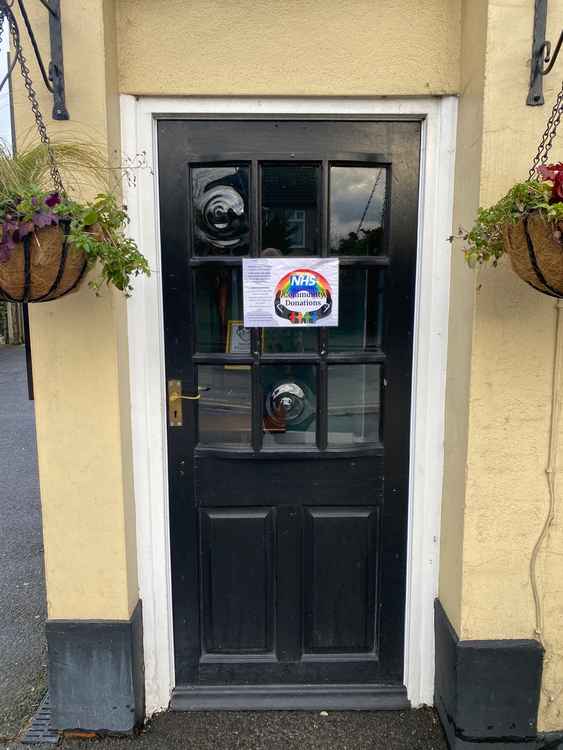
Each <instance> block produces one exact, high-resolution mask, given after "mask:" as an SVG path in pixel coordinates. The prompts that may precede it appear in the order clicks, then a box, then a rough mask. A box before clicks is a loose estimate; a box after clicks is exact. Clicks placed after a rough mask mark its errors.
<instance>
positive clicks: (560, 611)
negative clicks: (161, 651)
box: [453, 0, 563, 730]
mask: <svg viewBox="0 0 563 750" xmlns="http://www.w3.org/2000/svg"><path fill="white" fill-rule="evenodd" d="M488 5H489V9H488V15H489V26H488V36H487V56H486V72H485V91H484V102H483V135H482V181H481V203H482V204H484V205H485V204H488V203H490V202H491V201H494V200H495V199H497V198H498V197H500V195H501V194H502V193H503V192H505V191H506V190H507V189H508V188H509V187H510V185H511V183H512V182H513V181H514V180H517V179H521V178H525V177H526V175H527V171H528V168H529V165H530V161H531V158H532V156H533V154H534V152H535V148H536V146H537V142H538V140H539V137H540V136H541V134H542V132H543V129H544V125H545V120H546V119H547V116H548V114H549V112H550V110H551V106H552V104H553V101H554V96H555V89H556V88H559V86H560V84H561V65H562V63H558V65H557V68H556V70H555V71H554V73H553V74H552V75H551V76H550V77H548V78H546V80H545V84H546V91H545V95H546V106H544V107H538V108H532V107H526V106H525V98H526V93H527V85H528V77H529V64H528V61H529V55H530V45H531V32H532V15H533V5H534V4H533V2H531V0H489V3H488ZM558 5H559V4H557V3H550V7H551V11H550V16H549V18H548V30H549V31H548V33H549V34H550V35H551V36H556V34H557V33H558V31H559V30H560V29H561V27H562V26H563V8H561V6H560V5H559V7H558ZM562 156H563V141H561V140H560V141H559V144H558V145H557V146H556V147H555V148H554V150H553V158H554V160H556V161H557V160H560V159H561V157H562ZM478 281H479V289H478V292H477V298H476V314H475V331H474V338H473V357H472V373H471V395H470V415H469V425H470V427H469V443H468V456H467V487H466V497H465V522H464V544H463V555H464V559H463V585H462V608H461V632H460V635H461V637H462V638H466V639H472V638H519V637H522V638H530V637H534V626H535V620H534V608H533V603H532V593H531V589H530V584H529V562H530V556H531V552H532V548H533V545H534V542H535V541H536V539H537V537H538V535H539V533H540V529H541V527H542V523H543V520H544V518H545V515H546V511H547V502H548V494H547V487H546V481H545V475H544V469H545V466H546V463H547V449H548V424H549V406H550V396H551V376H552V366H553V356H554V322H555V313H554V304H555V303H554V301H553V300H550V299H549V298H547V297H542V296H541V295H539V294H536V293H534V292H533V291H532V290H530V289H529V288H528V287H527V286H526V285H525V284H523V283H522V282H520V281H519V280H518V279H517V278H516V276H514V275H513V274H512V273H510V272H509V271H508V270H505V269H500V270H494V269H493V270H489V271H485V272H483V273H482V274H481V275H480V277H479V279H478ZM453 302H454V304H455V300H454V301H453ZM467 325H468V326H469V325H471V321H470V320H469V319H468V320H467ZM561 511H562V508H561V499H559V507H558V520H557V522H556V524H555V526H554V528H553V531H552V532H551V535H550V537H549V540H548V543H547V545H546V547H545V549H544V552H543V554H542V556H541V562H540V565H539V573H540V580H541V590H542V602H543V606H544V613H545V631H544V638H545V646H546V649H547V653H546V659H545V666H544V681H543V695H542V708H541V716H540V728H541V729H545V730H549V729H554V730H555V729H557V730H559V729H561V728H562V727H563V692H562V680H561V674H562V673H563V632H562V630H561V621H562V619H563V579H562V576H561V555H562V554H563V530H562V527H561V521H560V518H561Z"/></svg>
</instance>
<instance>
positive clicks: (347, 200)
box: [330, 167, 386, 250]
mask: <svg viewBox="0 0 563 750" xmlns="http://www.w3.org/2000/svg"><path fill="white" fill-rule="evenodd" d="M385 182H386V181H385V169H383V168H380V167H332V169H331V171H330V246H331V247H332V248H333V249H335V250H336V249H337V248H338V243H339V241H340V240H341V239H345V238H347V237H348V235H349V234H350V232H356V233H357V232H358V230H359V228H360V223H361V228H362V229H376V228H377V227H380V226H381V225H382V224H383V210H384V206H385ZM374 186H375V190H374ZM372 191H373V195H372ZM370 195H371V196H372V197H371V200H370ZM368 202H369V206H368ZM366 206H367V207H368V208H367V213H366V215H365V217H364V219H363V221H362V216H363V214H364V211H365V210H366ZM360 236H361V234H360Z"/></svg>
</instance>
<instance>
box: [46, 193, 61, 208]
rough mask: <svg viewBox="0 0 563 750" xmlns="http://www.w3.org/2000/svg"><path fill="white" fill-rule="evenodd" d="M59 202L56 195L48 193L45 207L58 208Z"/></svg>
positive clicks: (59, 198) (58, 196)
mask: <svg viewBox="0 0 563 750" xmlns="http://www.w3.org/2000/svg"><path fill="white" fill-rule="evenodd" d="M60 202H61V196H60V195H59V194H58V193H50V194H49V195H48V196H47V197H46V198H45V205H46V206H49V208H54V207H55V206H58V205H59V203H60Z"/></svg>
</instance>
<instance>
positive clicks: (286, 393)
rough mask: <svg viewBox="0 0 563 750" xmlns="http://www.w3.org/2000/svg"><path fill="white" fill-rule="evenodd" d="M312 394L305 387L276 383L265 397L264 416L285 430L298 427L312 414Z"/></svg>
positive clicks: (295, 384)
mask: <svg viewBox="0 0 563 750" xmlns="http://www.w3.org/2000/svg"><path fill="white" fill-rule="evenodd" d="M312 404H313V394H312V393H311V391H310V390H309V388H307V386H306V385H298V384H297V383H278V385H276V386H275V387H274V388H273V389H272V391H271V392H270V393H269V394H268V396H267V397H266V414H267V415H268V417H269V418H270V420H271V421H272V422H274V423H276V424H278V425H279V426H283V427H284V428H285V429H287V428H288V427H298V426H299V425H302V424H303V423H304V422H306V421H307V420H308V419H309V418H310V417H311V415H312V413H313V405H312Z"/></svg>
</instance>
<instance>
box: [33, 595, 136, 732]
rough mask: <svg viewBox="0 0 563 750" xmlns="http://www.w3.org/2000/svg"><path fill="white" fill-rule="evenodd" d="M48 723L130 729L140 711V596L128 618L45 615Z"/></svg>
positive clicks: (86, 728) (92, 728)
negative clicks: (73, 617) (93, 618)
mask: <svg viewBox="0 0 563 750" xmlns="http://www.w3.org/2000/svg"><path fill="white" fill-rule="evenodd" d="M46 632H47V646H48V653H49V663H48V666H49V697H50V703H51V723H52V726H53V727H55V728H56V729H59V730H72V729H79V730H84V731H92V732H99V733H110V734H130V733H132V732H133V731H134V729H135V728H136V727H138V726H140V725H142V723H143V721H144V715H145V700H144V699H145V695H144V662H143V626H142V609H141V602H138V604H137V606H136V607H135V610H134V611H133V614H132V616H131V618H130V619H129V620H117V621H116V620H49V621H48V622H47V627H46Z"/></svg>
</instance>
